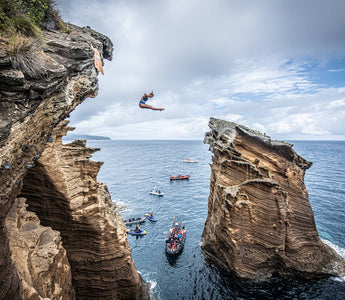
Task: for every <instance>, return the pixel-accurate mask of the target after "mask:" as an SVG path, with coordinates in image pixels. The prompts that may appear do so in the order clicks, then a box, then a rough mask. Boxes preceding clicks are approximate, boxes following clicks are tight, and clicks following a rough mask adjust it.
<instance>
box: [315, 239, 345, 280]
mask: <svg viewBox="0 0 345 300" xmlns="http://www.w3.org/2000/svg"><path fill="white" fill-rule="evenodd" d="M321 240H322V241H323V242H324V243H325V244H326V245H328V246H330V247H331V248H332V249H333V250H334V251H335V252H337V253H338V254H339V255H340V256H341V257H343V258H344V259H345V248H341V247H339V246H338V245H335V244H333V243H332V242H330V241H328V240H324V239H321ZM332 279H333V280H335V281H340V282H345V276H343V277H332Z"/></svg>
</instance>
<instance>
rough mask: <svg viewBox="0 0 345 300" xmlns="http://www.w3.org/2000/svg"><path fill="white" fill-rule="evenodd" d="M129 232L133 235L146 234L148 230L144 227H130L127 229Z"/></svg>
mask: <svg viewBox="0 0 345 300" xmlns="http://www.w3.org/2000/svg"><path fill="white" fill-rule="evenodd" d="M127 234H131V235H145V234H146V231H145V230H143V229H140V228H139V230H137V231H136V230H135V229H134V230H133V229H128V230H127Z"/></svg>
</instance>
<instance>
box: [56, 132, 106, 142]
mask: <svg viewBox="0 0 345 300" xmlns="http://www.w3.org/2000/svg"><path fill="white" fill-rule="evenodd" d="M63 139H64V140H85V139H86V140H111V138H110V137H107V136H100V135H89V134H75V133H74V134H67V135H66V136H65V137H64V138H63Z"/></svg>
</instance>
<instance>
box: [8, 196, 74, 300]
mask: <svg viewBox="0 0 345 300" xmlns="http://www.w3.org/2000/svg"><path fill="white" fill-rule="evenodd" d="M25 200H26V199H25V198H17V199H16V200H15V202H14V203H13V205H12V208H11V210H10V211H9V213H8V214H7V217H6V227H7V228H8V232H9V240H10V248H11V252H12V261H13V262H14V264H15V267H16V269H17V271H18V273H19V277H20V278H21V283H22V285H23V290H24V298H25V299H38V298H39V297H43V298H50V297H51V296H52V295H54V296H55V298H56V299H75V292H74V289H73V287H72V281H71V279H72V275H71V267H70V265H69V262H68V259H67V254H66V250H65V249H64V248H63V247H62V242H61V237H60V234H59V232H57V231H55V230H52V229H51V228H50V227H44V226H41V225H40V221H39V219H38V218H37V216H36V215H35V214H34V213H32V212H28V211H27V210H26V207H27V204H25Z"/></svg>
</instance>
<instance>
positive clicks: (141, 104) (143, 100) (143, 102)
mask: <svg viewBox="0 0 345 300" xmlns="http://www.w3.org/2000/svg"><path fill="white" fill-rule="evenodd" d="M153 96H154V94H153V92H151V93H150V94H145V93H144V96H142V97H141V99H140V101H139V107H140V108H148V109H152V110H160V111H162V110H164V108H157V107H153V106H151V105H148V104H146V101H147V100H149V98H152V97H153Z"/></svg>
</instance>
